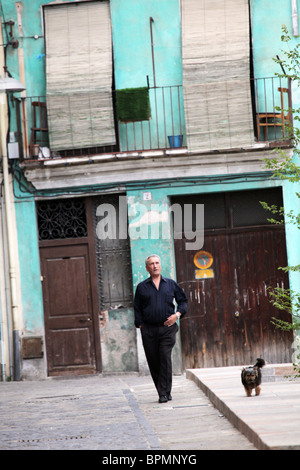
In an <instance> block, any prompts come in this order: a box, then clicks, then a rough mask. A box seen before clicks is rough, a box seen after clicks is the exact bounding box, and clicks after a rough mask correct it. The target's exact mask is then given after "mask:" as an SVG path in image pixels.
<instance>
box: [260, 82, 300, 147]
mask: <svg viewBox="0 0 300 470" xmlns="http://www.w3.org/2000/svg"><path fill="white" fill-rule="evenodd" d="M278 91H279V92H280V104H281V111H280V112H277V111H276V110H274V111H273V112H263V113H259V112H258V113H257V114H256V121H257V138H258V141H260V140H261V139H260V131H261V128H262V129H263V131H264V140H268V128H271V129H273V130H274V131H275V135H276V128H278V127H279V128H281V130H282V137H283V138H287V139H288V138H289V131H288V129H287V126H288V125H289V124H291V123H292V112H291V109H290V108H291V90H290V88H284V87H279V88H278ZM285 93H286V94H287V97H288V106H289V109H288V112H287V114H285V113H286V110H285V109H284V106H285V105H284V103H285V102H286V100H285V99H284V96H285V95H284V94H285Z"/></svg>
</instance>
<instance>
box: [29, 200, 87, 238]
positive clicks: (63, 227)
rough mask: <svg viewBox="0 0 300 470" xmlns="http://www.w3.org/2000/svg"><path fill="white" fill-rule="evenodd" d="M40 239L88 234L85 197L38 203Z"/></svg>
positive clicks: (76, 236) (84, 235)
mask: <svg viewBox="0 0 300 470" xmlns="http://www.w3.org/2000/svg"><path fill="white" fill-rule="evenodd" d="M37 221H38V231H39V240H56V239H64V238H81V237H86V236H87V234H88V233H87V221H86V210H85V201H84V199H58V200H57V199H56V200H50V201H39V202H38V203H37Z"/></svg>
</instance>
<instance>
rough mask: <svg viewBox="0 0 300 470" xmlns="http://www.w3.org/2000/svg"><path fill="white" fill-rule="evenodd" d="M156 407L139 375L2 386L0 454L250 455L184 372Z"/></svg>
mask: <svg viewBox="0 0 300 470" xmlns="http://www.w3.org/2000/svg"><path fill="white" fill-rule="evenodd" d="M172 395H173V400H172V401H169V402H168V403H163V404H159V403H158V401H157V398H158V397H157V394H156V391H155V389H154V386H153V383H152V380H151V378H150V377H149V376H144V377H139V376H138V375H118V376H102V375H97V376H88V377H76V378H72V379H70V378H68V379H62V378H55V379H47V380H43V381H34V382H3V383H0V401H1V407H0V450H47V449H48V450H112V451H114V450H131V451H133V450H135V451H136V450H148V451H165V450H168V451H174V450H255V447H254V446H253V445H252V444H251V443H250V442H249V441H248V439H247V438H246V437H245V436H243V435H242V434H241V433H240V432H239V431H238V430H237V429H235V428H234V426H233V425H231V424H230V422H229V421H228V420H227V419H226V418H225V417H224V416H223V415H221V414H220V412H219V411H218V410H217V409H216V408H214V407H213V405H212V404H211V402H210V401H209V399H208V398H207V397H206V396H205V394H204V393H203V392H202V391H201V390H200V389H199V387H198V386H197V385H196V384H195V383H194V382H193V381H191V380H188V379H186V377H185V375H182V376H174V379H173V393H172Z"/></svg>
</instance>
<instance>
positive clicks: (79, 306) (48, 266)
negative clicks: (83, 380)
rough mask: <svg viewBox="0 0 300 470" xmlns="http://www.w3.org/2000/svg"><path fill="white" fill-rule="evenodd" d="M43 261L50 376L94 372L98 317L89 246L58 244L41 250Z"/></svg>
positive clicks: (73, 243)
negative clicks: (93, 294) (95, 308)
mask: <svg viewBox="0 0 300 470" xmlns="http://www.w3.org/2000/svg"><path fill="white" fill-rule="evenodd" d="M52 243H53V242H52ZM48 244H49V242H48ZM40 258H41V269H42V280H43V296H44V315H45V334H46V349H47V362H48V374H49V375H65V374H68V375H69V374H86V373H94V372H96V369H97V367H96V349H95V331H94V328H95V327H94V320H95V318H96V315H95V312H94V311H93V302H92V295H91V294H92V293H91V285H92V283H91V272H90V263H89V247H88V244H87V243H79V242H78V240H75V241H72V240H71V241H68V242H65V243H62V244H61V245H60V246H59V242H58V241H55V242H54V243H53V246H42V247H41V248H40Z"/></svg>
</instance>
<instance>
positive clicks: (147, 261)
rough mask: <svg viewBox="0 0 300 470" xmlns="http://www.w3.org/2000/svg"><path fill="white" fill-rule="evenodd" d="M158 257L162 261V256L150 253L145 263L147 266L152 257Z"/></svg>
mask: <svg viewBox="0 0 300 470" xmlns="http://www.w3.org/2000/svg"><path fill="white" fill-rule="evenodd" d="M154 257H155V258H158V259H159V262H160V257H159V256H158V255H150V256H147V258H146V259H145V265H146V266H147V265H148V263H149V259H150V258H154Z"/></svg>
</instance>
